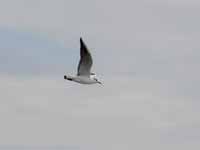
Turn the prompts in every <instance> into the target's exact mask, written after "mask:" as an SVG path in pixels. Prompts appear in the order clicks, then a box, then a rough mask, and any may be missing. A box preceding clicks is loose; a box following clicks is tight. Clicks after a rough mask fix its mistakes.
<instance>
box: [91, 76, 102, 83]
mask: <svg viewBox="0 0 200 150" xmlns="http://www.w3.org/2000/svg"><path fill="white" fill-rule="evenodd" d="M92 79H93V80H94V81H95V82H96V83H99V84H102V83H101V82H100V81H99V80H98V79H97V78H95V77H93V78H92Z"/></svg>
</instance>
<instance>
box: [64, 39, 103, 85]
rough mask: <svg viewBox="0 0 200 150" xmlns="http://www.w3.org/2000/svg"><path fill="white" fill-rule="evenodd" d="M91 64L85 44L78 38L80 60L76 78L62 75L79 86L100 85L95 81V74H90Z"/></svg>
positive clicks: (90, 57)
mask: <svg viewBox="0 0 200 150" xmlns="http://www.w3.org/2000/svg"><path fill="white" fill-rule="evenodd" d="M92 64H93V61H92V56H91V54H90V52H89V50H88V48H87V46H86V44H85V43H84V42H83V39H82V38H80V60H79V64H78V73H77V75H76V76H70V75H64V79H65V80H69V81H74V82H77V83H80V84H95V83H98V84H102V83H101V82H100V81H98V80H97V78H96V76H95V74H94V73H91V72H90V70H91V68H92Z"/></svg>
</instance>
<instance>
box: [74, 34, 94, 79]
mask: <svg viewBox="0 0 200 150" xmlns="http://www.w3.org/2000/svg"><path fill="white" fill-rule="evenodd" d="M92 63H93V62H92V56H91V54H90V52H89V50H88V48H87V46H86V45H85V43H84V42H83V40H82V38H80V61H79V64H78V73H77V75H78V76H90V70H91V67H92Z"/></svg>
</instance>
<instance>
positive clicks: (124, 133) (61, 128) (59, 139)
mask: <svg viewBox="0 0 200 150" xmlns="http://www.w3.org/2000/svg"><path fill="white" fill-rule="evenodd" d="M104 82H105V83H104V86H98V85H94V86H84V85H82V86H81V85H78V84H75V83H71V82H66V81H64V80H62V79H60V78H59V77H53V78H46V77H40V78H35V77H34V78H27V79H24V78H14V77H8V76H7V77H1V87H0V88H1V89H3V90H4V92H3V93H2V94H1V97H0V99H1V101H0V103H1V118H2V124H1V125H2V128H1V133H2V134H1V136H0V139H1V141H2V143H4V144H16V145H20V144H24V143H25V144H26V145H63V144H64V145H65V146H69V145H73V146H78V147H81V148H83V149H92V148H95V149H98V148H102V147H106V148H105V149H110V148H112V147H114V148H115V149H119V148H121V147H123V146H125V147H127V148H134V147H135V148H136V147H137V148H141V149H145V148H147V147H148V148H153V147H154V148H155V149H160V148H161V147H163V145H165V146H166V149H168V148H171V149H176V148H182V149H184V148H185V147H187V146H190V145H191V144H194V145H195V146H196V148H197V147H199V142H195V141H198V140H197V139H198V133H195V134H193V133H194V130H195V129H194V128H198V124H199V122H200V120H199V119H197V118H196V116H198V114H199V113H200V112H199V109H198V107H197V106H198V102H197V101H194V100H192V99H190V98H188V97H182V94H181V95H179V94H178V93H176V94H174V93H173V92H174V90H175V89H177V87H176V88H175V87H174V86H173V83H172V82H167V81H166V82H164V81H162V80H161V81H158V80H149V79H142V78H137V79H134V78H122V77H120V78H107V79H105V81H104ZM178 88H181V87H178ZM13 125H14V126H13ZM180 133H181V134H180ZM18 135H20V138H19V137H18ZM17 137H18V138H17ZM171 138H173V139H174V140H171ZM183 142H184V144H183ZM143 143H146V144H145V145H144V144H143Z"/></svg>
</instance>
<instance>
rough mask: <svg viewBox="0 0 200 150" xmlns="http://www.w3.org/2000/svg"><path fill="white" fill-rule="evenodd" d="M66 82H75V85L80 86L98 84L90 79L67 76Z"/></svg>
mask: <svg viewBox="0 0 200 150" xmlns="http://www.w3.org/2000/svg"><path fill="white" fill-rule="evenodd" d="M67 79H68V80H71V81H74V82H77V83H81V84H95V83H100V82H99V81H97V80H95V79H94V78H92V77H87V76H76V77H72V76H67Z"/></svg>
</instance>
